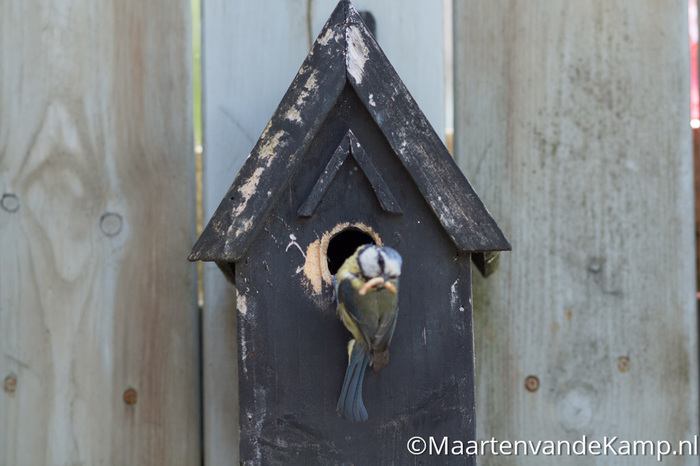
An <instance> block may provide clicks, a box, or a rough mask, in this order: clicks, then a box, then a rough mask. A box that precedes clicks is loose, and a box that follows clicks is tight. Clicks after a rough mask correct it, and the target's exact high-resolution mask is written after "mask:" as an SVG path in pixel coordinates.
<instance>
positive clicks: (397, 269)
mask: <svg viewBox="0 0 700 466" xmlns="http://www.w3.org/2000/svg"><path fill="white" fill-rule="evenodd" d="M384 271H385V272H386V274H387V275H388V276H390V277H398V276H400V275H401V264H399V263H398V262H396V261H393V260H387V261H386V263H385V264H384Z"/></svg>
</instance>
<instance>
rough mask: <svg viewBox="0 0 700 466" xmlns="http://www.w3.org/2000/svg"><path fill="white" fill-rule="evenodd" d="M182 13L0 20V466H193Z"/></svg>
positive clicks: (123, 7)
mask: <svg viewBox="0 0 700 466" xmlns="http://www.w3.org/2000/svg"><path fill="white" fill-rule="evenodd" d="M189 9H190V5H189V2H188V1H179V2H172V1H164V0H154V1H149V2H141V1H139V0H119V1H108V0H98V1H95V0H72V1H68V2H52V3H47V2H41V1H34V0H30V1H22V2H14V1H10V2H2V4H1V5H0V197H2V200H0V207H1V208H0V244H2V246H1V248H2V252H1V253H0V380H3V379H4V380H7V381H8V382H10V383H9V385H7V384H6V385H7V386H6V389H5V390H4V391H2V392H0V464H1V465H13V464H173V465H176V464H183V465H185V464H186V465H191V464H196V463H197V462H198V461H199V459H200V457H201V453H200V428H199V412H198V408H199V401H198V400H199V389H198V386H199V383H198V375H199V366H198V350H197V347H198V315H197V307H196V286H195V283H196V277H195V274H194V273H195V268H194V267H195V266H194V265H191V264H189V263H187V261H186V257H187V253H188V250H189V248H190V247H191V244H192V241H193V239H194V235H195V216H194V212H195V209H194V207H195V206H194V158H193V153H192V152H193V150H192V149H193V140H192V116H191V113H192V110H191V92H192V88H191V49H190V11H189Z"/></svg>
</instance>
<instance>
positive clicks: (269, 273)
mask: <svg viewBox="0 0 700 466" xmlns="http://www.w3.org/2000/svg"><path fill="white" fill-rule="evenodd" d="M365 243H374V244H377V245H380V246H390V247H391V248H393V249H395V250H396V251H398V252H399V253H400V255H401V256H402V258H403V269H402V274H401V287H400V290H399V294H398V302H399V304H398V309H399V310H398V319H397V321H396V327H395V332H394V336H393V340H392V342H391V347H390V351H391V359H390V362H389V363H388V364H387V365H386V367H384V368H383V369H382V370H381V371H380V372H376V373H375V372H374V371H370V370H368V371H367V375H366V377H365V380H364V403H365V406H366V408H367V412H368V413H369V416H368V419H367V421H365V422H350V421H348V420H346V419H343V418H342V417H340V416H339V415H338V413H337V412H336V403H337V402H338V396H339V392H340V388H341V385H342V383H343V379H344V375H345V368H346V365H347V358H348V353H347V349H346V346H347V343H348V340H349V339H350V334H349V332H348V331H347V330H346V329H345V327H344V326H343V324H342V322H341V321H340V320H339V318H338V315H337V311H336V301H335V293H334V287H333V279H332V277H333V276H334V274H335V273H336V272H337V270H338V269H339V267H340V266H341V265H342V264H343V262H344V261H345V259H347V258H348V257H349V256H351V255H352V254H353V252H354V251H355V250H356V249H357V247H358V246H360V245H362V244H365ZM508 249H510V245H509V243H508V241H507V240H506V238H505V237H504V235H503V233H502V232H501V230H500V229H499V227H498V226H497V225H496V222H495V221H494V220H493V218H492V217H491V215H490V214H489V213H488V211H487V210H486V208H485V207H484V205H483V203H482V202H481V201H480V199H479V198H478V197H477V195H476V194H475V192H474V190H473V189H472V187H471V186H470V184H469V182H468V181H467V180H466V178H465V177H464V175H463V174H462V173H461V171H460V170H459V168H458V167H457V165H456V164H455V162H454V161H453V159H452V157H451V156H450V154H449V152H448V151H447V149H446V148H445V146H444V145H443V143H442V142H441V140H440V138H439V137H438V135H437V134H436V133H435V131H434V130H433V128H432V127H431V126H430V124H429V123H428V121H427V119H426V118H425V115H423V113H422V112H421V110H420V109H419V108H418V105H417V104H416V102H415V101H414V100H413V98H412V97H411V95H410V93H409V92H408V90H407V89H406V87H405V86H404V84H403V83H402V82H401V79H400V78H399V76H398V75H397V74H396V71H395V70H394V68H393V67H392V66H391V64H390V63H389V61H388V60H387V58H386V56H385V55H384V53H383V52H382V50H381V49H380V48H379V46H378V45H377V43H376V41H375V39H374V38H373V36H372V34H371V33H370V31H369V29H368V28H367V26H366V25H365V24H364V23H363V21H362V19H361V17H360V15H359V14H358V13H357V11H356V10H355V9H354V8H353V6H352V5H351V4H350V2H349V1H347V0H342V1H341V2H340V3H339V4H338V6H337V7H336V9H335V10H334V12H333V13H332V15H331V17H330V19H329V20H328V22H327V23H326V24H325V26H324V27H323V30H322V31H321V33H320V35H319V36H318V38H317V39H316V41H315V43H314V44H313V46H312V48H311V51H310V52H309V54H308V56H307V58H306V60H305V61H304V63H303V64H302V66H301V68H300V70H299V72H298V74H297V76H296V77H295V78H294V81H293V82H292V84H291V86H290V87H289V89H288V90H287V92H286V94H285V96H284V98H283V99H282V102H281V103H280V104H279V107H278V108H277V110H276V111H275V113H274V114H273V115H272V118H271V119H270V122H269V123H268V125H267V127H266V128H265V130H264V132H263V134H262V136H261V137H260V139H259V140H258V142H257V144H256V145H255V147H254V149H253V151H252V152H251V154H250V156H249V157H248V159H247V160H246V162H245V164H244V165H243V167H242V169H241V171H240V173H239V174H238V176H237V177H236V179H235V180H234V182H233V185H232V186H231V188H230V189H229V191H228V193H227V194H226V196H225V197H224V199H223V200H222V201H221V204H220V205H219V207H218V209H217V210H216V212H215V214H214V216H213V217H212V219H211V220H210V221H209V223H208V225H207V226H206V228H205V229H204V232H203V233H202V235H201V236H200V238H199V239H198V241H197V243H196V244H195V246H194V248H193V250H192V253H191V255H190V257H189V259H190V260H192V261H197V260H204V261H215V262H216V263H217V264H218V265H219V267H220V268H221V270H222V271H223V272H224V273H225V274H226V276H227V277H228V278H229V279H230V280H231V281H232V282H233V283H234V285H235V287H236V290H237V306H236V308H237V309H236V310H237V314H238V345H239V360H238V365H239V402H240V456H241V461H243V462H245V463H246V464H248V462H249V461H250V462H252V463H253V464H258V463H260V462H263V463H265V464H285V465H286V464H351V463H352V464H363V465H364V464H406V463H407V462H408V461H411V462H413V461H415V459H414V457H413V456H412V454H411V452H410V451H408V450H407V448H406V445H407V442H408V440H409V439H410V438H412V437H414V436H421V437H425V438H426V439H427V438H428V437H429V436H433V437H434V438H436V439H442V437H443V436H449V437H451V438H458V439H459V440H461V441H465V440H469V439H474V438H475V424H474V422H475V417H476V416H475V399H474V354H473V330H472V299H471V262H474V263H475V264H476V265H477V267H478V268H479V269H480V270H481V271H482V272H488V271H489V269H490V268H491V267H492V266H493V263H494V258H495V255H496V253H497V251H503V250H508ZM441 459H443V460H444V457H443V458H441ZM426 461H427V462H430V461H432V460H431V459H430V458H424V459H423V462H424V463H425V462H426ZM460 461H461V462H463V461H464V458H461V460H460Z"/></svg>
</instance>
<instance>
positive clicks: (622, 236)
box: [454, 0, 698, 465]
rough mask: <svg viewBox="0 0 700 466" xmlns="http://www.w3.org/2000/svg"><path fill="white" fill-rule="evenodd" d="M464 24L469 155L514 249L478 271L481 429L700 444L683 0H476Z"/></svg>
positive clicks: (462, 136) (464, 140) (458, 24)
mask: <svg viewBox="0 0 700 466" xmlns="http://www.w3.org/2000/svg"><path fill="white" fill-rule="evenodd" d="M454 21H455V22H454V24H455V28H454V29H455V34H456V37H455V60H456V70H455V81H456V82H455V92H456V105H455V117H456V125H455V133H456V134H455V136H456V147H455V150H456V156H457V159H458V161H459V163H460V165H461V167H462V168H463V169H464V171H465V173H466V175H467V177H468V178H469V180H470V181H472V183H473V185H474V187H475V189H476V191H477V192H478V193H479V194H480V196H481V197H482V199H483V200H484V203H485V204H486V205H488V206H490V208H491V212H492V213H493V214H494V217H495V219H496V220H497V221H498V222H499V223H500V224H501V225H502V226H503V227H504V228H503V230H504V232H505V234H506V235H508V237H509V238H510V239H511V242H512V245H513V251H512V253H511V254H506V255H503V257H502V258H501V261H502V262H501V266H500V269H499V271H498V272H497V273H496V274H494V275H493V276H492V277H490V278H489V279H488V280H486V281H484V280H480V279H479V278H478V277H476V276H475V290H474V294H475V304H474V310H475V336H476V361H477V374H476V379H477V400H478V403H477V406H478V408H477V409H478V413H479V417H478V432H479V436H480V437H482V438H491V437H495V438H497V439H507V440H514V439H526V440H527V439H534V440H547V439H551V440H557V439H561V440H577V439H580V438H581V436H582V435H586V436H587V437H588V438H589V439H595V440H602V439H603V436H606V435H607V436H615V435H616V436H619V438H620V439H627V440H630V441H632V440H669V441H677V440H682V439H690V440H692V436H693V435H694V434H697V432H698V370H697V368H698V346H697V341H698V338H697V332H698V328H697V318H696V306H695V299H694V294H695V293H694V288H695V286H694V285H695V280H694V277H695V272H694V267H695V263H694V241H693V190H692V188H693V170H692V154H691V131H690V128H689V124H688V123H689V118H690V117H689V66H688V31H687V25H688V23H687V2H685V1H683V0H676V1H673V2H666V3H663V4H661V3H659V2H655V1H652V0H643V1H632V0H624V1H616V2H607V1H602V0H596V1H589V0H576V1H568V2H552V1H544V0H542V1H494V2H481V1H472V0H466V1H459V2H455V20H454ZM531 375H532V376H536V377H537V378H538V379H539V388H538V389H537V390H535V391H529V390H527V389H526V388H525V386H524V384H525V380H526V378H527V377H528V376H531ZM533 387H534V385H533V384H531V385H530V388H533ZM669 459H670V460H673V461H675V462H676V463H674V464H694V462H695V461H696V459H694V458H693V457H691V456H683V457H680V456H679V457H673V458H669ZM540 461H541V459H540V458H539V457H534V456H530V457H517V458H516V457H492V458H489V459H485V460H483V461H482V463H483V464H499V465H501V464H541V463H540ZM562 461H568V460H566V459H562ZM609 461H610V458H608V457H604V456H600V457H589V458H588V464H608V463H609ZM557 464H564V463H561V462H559V461H557Z"/></svg>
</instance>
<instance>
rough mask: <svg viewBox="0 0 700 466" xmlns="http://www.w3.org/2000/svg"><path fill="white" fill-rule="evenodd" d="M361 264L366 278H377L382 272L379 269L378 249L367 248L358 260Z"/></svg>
mask: <svg viewBox="0 0 700 466" xmlns="http://www.w3.org/2000/svg"><path fill="white" fill-rule="evenodd" d="M357 261H358V262H359V263H360V270H362V275H364V276H365V277H377V276H379V275H381V273H382V271H381V269H380V267H379V251H377V248H371V247H370V248H367V249H365V250H364V251H362V252H361V253H360V255H359V256H358V258H357Z"/></svg>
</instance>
